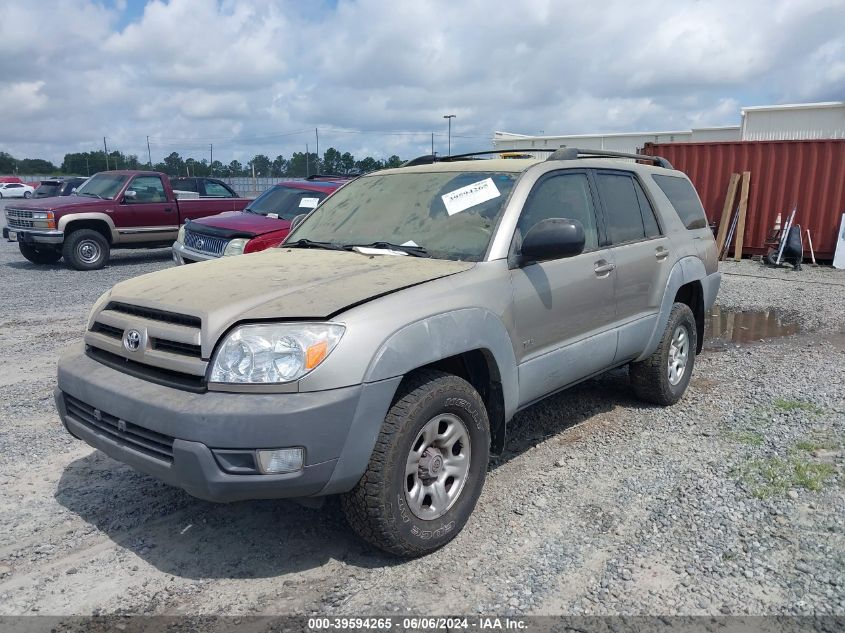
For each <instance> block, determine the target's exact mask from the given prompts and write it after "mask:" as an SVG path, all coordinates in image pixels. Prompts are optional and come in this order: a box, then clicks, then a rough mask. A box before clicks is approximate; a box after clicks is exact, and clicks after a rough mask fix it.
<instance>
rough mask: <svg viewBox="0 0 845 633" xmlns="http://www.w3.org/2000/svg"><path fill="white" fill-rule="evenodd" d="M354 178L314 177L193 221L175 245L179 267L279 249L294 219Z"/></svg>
mask: <svg viewBox="0 0 845 633" xmlns="http://www.w3.org/2000/svg"><path fill="white" fill-rule="evenodd" d="M350 178H351V177H340V176H311V177H310V178H306V179H303V180H287V181H285V182H280V183H279V184H277V185H274V186H273V187H271V188H270V189H268V190H267V191H265V192H264V193H262V194H261V195H260V196H258V197H257V198H256V199H255V200H253V201H252V202H250V203H249V205H248V206H247V207H246V208H245V209H244V210H243V211H238V212H233V213H221V214H219V215H215V216H214V217H208V218H202V219H200V220H192V221H190V222H187V223H185V225H184V226H182V228H181V229H180V230H179V236H178V237H177V238H176V241H175V242H174V243H173V260H174V261H175V262H176V263H177V264H192V263H194V262H199V261H206V260H209V259H216V258H218V257H223V256H228V255H240V254H242V253H255V252H258V251H263V250H264V249H267V248H271V247H273V246H277V245H278V244H280V243H281V242H282V240H284V239H285V237H287V234H288V233H289V232H290V229H291V222H292V221H293V219H294V218H295V217H296V216H298V215H301V214H303V213H308V212H310V211H311V210H312V209H313V208H314V207H316V206H317V205H318V204H319V203H320V202H321V201H322V200H324V199H325V198H326V197H327V196H328V195H329V194H331V193H332V192H333V191H335V190H336V189H338V188H339V187H340V186H341V185H343V184H344V183H346V182H348V181H349V180H350Z"/></svg>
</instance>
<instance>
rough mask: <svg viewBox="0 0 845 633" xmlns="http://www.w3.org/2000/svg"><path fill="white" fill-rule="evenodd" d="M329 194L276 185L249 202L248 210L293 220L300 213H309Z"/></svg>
mask: <svg viewBox="0 0 845 633" xmlns="http://www.w3.org/2000/svg"><path fill="white" fill-rule="evenodd" d="M327 195H328V194H327V193H324V192H322V191H306V190H305V189H294V188H293V187H285V186H284V185H276V186H275V187H272V188H270V189H268V190H267V191H265V192H264V193H262V194H261V195H260V196H258V197H257V198H256V199H255V200H253V201H252V202H250V203H249V206H248V207H247V208H246V210H247V211H250V212H252V213H258V214H260V215H267V214H268V213H275V214H276V215H278V216H279V217H280V218H281V219H283V220H293V219H294V218H295V217H296V216H298V215H299V214H300V213H308V212H309V211H311V209H313V208H314V207H316V206H317V204H318V203H319V202H320V200H322V199H323V198H325V197H326V196H327Z"/></svg>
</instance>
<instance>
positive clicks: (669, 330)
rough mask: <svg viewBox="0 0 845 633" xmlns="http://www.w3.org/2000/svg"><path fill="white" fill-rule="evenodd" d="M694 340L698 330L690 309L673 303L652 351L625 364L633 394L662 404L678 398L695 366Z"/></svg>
mask: <svg viewBox="0 0 845 633" xmlns="http://www.w3.org/2000/svg"><path fill="white" fill-rule="evenodd" d="M697 343H698V333H697V330H696V327H695V317H694V316H693V314H692V310H690V308H689V306H688V305H686V304H683V303H676V304H675V305H673V306H672V312H670V313H669V322H668V323H667V324H666V330H665V331H664V332H663V337H662V338H661V339H660V344H659V345H658V346H657V349H656V350H654V353H653V354H652V355H651V356H649V357H648V358H646V359H645V360H643V361H640V362H638V363H631V364H630V365H629V366H628V375H629V376H630V378H631V384H632V385H633V386H634V393H636V394H637V397H638V398H640V399H641V400H645V401H646V402H652V403H654V404H659V405H661V406H664V407H666V406H669V405H671V404H675V403H676V402H677V401H678V400H680V399H681V397H682V396H683V395H684V392H685V391H686V389H687V385H689V381H690V377H691V376H692V371H693V368H694V367H695V350H696V346H697ZM670 359H671V360H672V361H673V362H672V364H670ZM682 359H683V360H682ZM673 369H674V371H673Z"/></svg>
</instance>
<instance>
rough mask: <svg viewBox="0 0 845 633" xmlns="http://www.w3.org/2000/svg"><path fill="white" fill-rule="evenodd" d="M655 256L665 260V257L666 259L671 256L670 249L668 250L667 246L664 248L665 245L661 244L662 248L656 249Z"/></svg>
mask: <svg viewBox="0 0 845 633" xmlns="http://www.w3.org/2000/svg"><path fill="white" fill-rule="evenodd" d="M654 256H655V257H656V258H657V259H659V260H661V261H663V260H664V259H666V258H667V257H669V251H668V250H666V249H665V248H663V247H662V246H661V247H660V248H658V249H657V250H656V251H654Z"/></svg>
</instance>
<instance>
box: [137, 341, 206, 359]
mask: <svg viewBox="0 0 845 633" xmlns="http://www.w3.org/2000/svg"><path fill="white" fill-rule="evenodd" d="M150 343H151V344H152V347H153V349H157V350H160V351H162V352H170V353H171V354H181V355H182V356H191V357H193V358H202V347H200V346H199V345H191V344H190V343H180V342H178V341H168V340H166V339H163V338H153V339H150Z"/></svg>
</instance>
